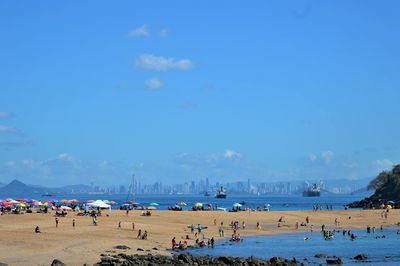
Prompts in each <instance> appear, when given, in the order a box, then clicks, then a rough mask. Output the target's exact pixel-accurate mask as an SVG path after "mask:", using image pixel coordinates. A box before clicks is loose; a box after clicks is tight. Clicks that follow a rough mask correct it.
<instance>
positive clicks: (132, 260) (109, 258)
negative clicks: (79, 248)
mask: <svg viewBox="0 0 400 266" xmlns="http://www.w3.org/2000/svg"><path fill="white" fill-rule="evenodd" d="M128 265H139V266H140V265H182V266H184V265H216V266H226V265H233V266H242V265H249V266H261V265H265V266H295V265H303V264H302V263H297V262H296V260H295V259H293V260H288V259H284V258H279V257H274V258H271V259H270V260H262V259H257V258H254V257H250V258H247V259H245V258H234V257H230V256H221V257H210V256H192V255H189V254H183V253H182V254H179V255H174V256H171V257H169V256H162V255H150V254H149V255H126V254H118V255H104V254H102V256H101V261H100V262H98V263H97V264H95V266H128Z"/></svg>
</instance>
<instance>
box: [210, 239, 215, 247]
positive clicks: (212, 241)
mask: <svg viewBox="0 0 400 266" xmlns="http://www.w3.org/2000/svg"><path fill="white" fill-rule="evenodd" d="M210 242H211V247H212V248H213V247H214V237H212V238H211V240H210Z"/></svg>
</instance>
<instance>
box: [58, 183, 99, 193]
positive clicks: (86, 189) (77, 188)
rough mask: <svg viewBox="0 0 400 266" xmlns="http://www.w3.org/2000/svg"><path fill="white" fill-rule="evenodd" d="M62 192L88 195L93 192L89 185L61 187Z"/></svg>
mask: <svg viewBox="0 0 400 266" xmlns="http://www.w3.org/2000/svg"><path fill="white" fill-rule="evenodd" d="M60 190H62V191H63V192H64V193H67V194H69V193H87V192H89V191H92V188H91V187H90V186H88V185H83V184H78V185H70V186H64V187H61V188H60Z"/></svg>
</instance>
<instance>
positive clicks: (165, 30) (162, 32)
mask: <svg viewBox="0 0 400 266" xmlns="http://www.w3.org/2000/svg"><path fill="white" fill-rule="evenodd" d="M168 33H169V32H168V30H167V29H162V30H160V33H159V34H160V37H167V36H168Z"/></svg>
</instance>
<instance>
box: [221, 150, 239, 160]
mask: <svg viewBox="0 0 400 266" xmlns="http://www.w3.org/2000/svg"><path fill="white" fill-rule="evenodd" d="M241 156H242V155H241V154H240V153H238V152H236V151H233V150H230V149H227V150H226V151H225V153H224V157H225V158H228V159H231V158H239V157H241Z"/></svg>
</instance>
